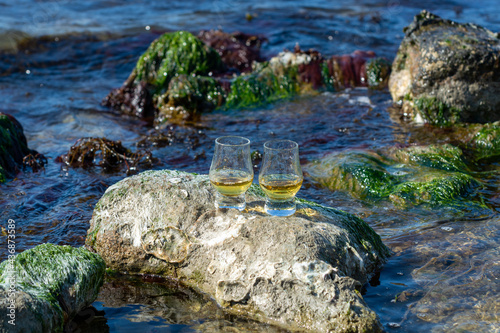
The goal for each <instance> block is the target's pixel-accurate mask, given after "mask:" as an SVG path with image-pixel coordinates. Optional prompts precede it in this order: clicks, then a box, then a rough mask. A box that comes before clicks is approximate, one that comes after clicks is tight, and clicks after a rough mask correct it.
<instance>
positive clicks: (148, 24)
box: [0, 0, 500, 332]
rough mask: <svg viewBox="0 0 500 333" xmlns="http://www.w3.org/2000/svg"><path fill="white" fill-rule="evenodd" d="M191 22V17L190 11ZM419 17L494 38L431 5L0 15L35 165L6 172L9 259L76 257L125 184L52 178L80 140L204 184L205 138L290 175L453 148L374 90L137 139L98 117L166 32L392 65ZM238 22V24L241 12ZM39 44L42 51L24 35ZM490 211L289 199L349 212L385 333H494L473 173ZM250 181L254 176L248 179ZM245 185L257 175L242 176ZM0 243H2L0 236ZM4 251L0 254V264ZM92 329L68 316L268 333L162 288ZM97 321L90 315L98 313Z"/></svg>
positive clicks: (61, 1) (271, 5)
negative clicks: (295, 147) (39, 161)
mask: <svg viewBox="0 0 500 333" xmlns="http://www.w3.org/2000/svg"><path fill="white" fill-rule="evenodd" d="M193 8H194V10H193ZM422 8H426V9H429V10H431V11H434V12H436V14H438V15H442V16H444V17H447V18H451V19H455V20H458V21H461V22H464V21H473V22H475V23H478V24H481V25H484V26H486V27H487V28H489V29H491V30H493V31H499V30H500V15H499V14H500V9H498V6H496V2H495V1H493V0H488V1H483V2H481V3H470V2H466V1H463V0H458V1H443V2H439V3H435V2H432V1H427V0H423V1H420V2H419V3H418V4H417V5H415V4H413V3H411V2H409V1H380V0H364V1H355V2H352V1H337V2H331V1H309V2H307V3H306V2H304V1H293V2H286V3H285V2H281V1H265V2H260V3H258V4H257V3H249V2H244V1H236V2H229V1H225V0H220V1H208V2H193V1H189V0H187V1H182V2H177V1H174V2H168V3H167V2H154V1H95V0H91V1H86V2H76V1H72V0H53V1H33V0H20V1H16V2H13V1H1V0H0V18H1V19H0V97H1V99H2V105H1V106H0V110H2V111H5V112H8V113H11V114H13V115H14V116H15V117H17V118H18V120H19V121H20V122H21V123H22V124H23V126H24V128H25V133H26V136H27V138H28V141H29V143H30V147H31V148H34V149H37V150H38V151H40V152H41V153H43V154H44V155H45V156H46V157H47V158H48V159H49V164H48V165H47V166H46V168H45V170H44V171H41V172H39V173H36V174H34V173H21V174H19V175H18V179H16V180H13V181H11V182H9V183H7V184H4V185H2V186H0V211H1V212H2V220H3V221H6V220H7V219H9V218H12V219H14V220H16V233H17V235H18V237H19V238H18V243H17V247H16V250H17V251H23V250H25V249H28V248H31V247H33V246H35V245H37V244H40V243H44V242H52V243H56V244H71V245H74V246H79V245H82V244H83V243H84V239H85V236H86V230H87V229H88V221H89V220H90V217H91V214H92V210H93V207H94V205H95V203H96V202H97V200H98V199H99V198H100V197H101V195H102V194H103V193H104V191H105V190H106V188H107V187H108V186H110V185H111V184H113V183H115V182H117V181H119V180H120V179H122V178H123V177H125V174H124V173H120V172H118V173H113V174H106V173H103V172H102V170H100V169H98V168H95V169H92V168H90V169H65V168H62V167H61V165H59V164H57V163H56V162H55V159H56V157H57V156H59V155H62V154H65V153H67V152H68V150H69V148H70V147H71V145H73V144H74V143H75V142H76V140H78V139H80V138H82V137H88V136H93V137H106V138H108V139H110V140H120V141H121V142H122V143H123V145H124V146H126V147H129V148H132V150H134V149H136V147H137V146H140V147H147V148H148V149H150V150H151V151H152V153H153V155H154V156H155V157H157V158H159V160H160V164H159V165H158V166H157V167H156V168H173V169H181V170H184V171H192V172H200V173H207V172H208V166H209V164H210V160H211V157H212V153H213V140H214V139H215V138H216V137H218V136H221V135H231V134H236V135H241V133H245V136H246V137H249V138H250V139H251V140H252V150H259V151H260V152H262V150H263V149H262V145H263V143H264V142H265V141H267V140H269V139H271V138H286V139H291V140H294V141H296V142H298V143H299V146H300V154H301V162H302V163H307V162H309V161H312V160H315V159H318V158H320V157H322V156H324V155H326V154H328V153H332V152H341V151H344V150H348V149H349V150H350V149H358V150H363V149H366V150H377V149H380V148H384V147H389V146H395V145H407V144H410V143H425V144H429V143H436V142H441V143H443V142H452V141H453V138H450V136H449V133H446V132H443V131H440V130H430V129H429V128H425V127H418V126H412V125H409V124H407V123H405V122H404V120H402V119H400V116H399V115H398V114H397V111H396V110H394V109H392V108H391V105H392V103H391V98H390V95H389V94H388V93H387V92H384V91H382V92H376V91H375V92H373V91H368V90H367V89H354V90H347V91H343V92H338V93H324V94H321V95H317V96H309V97H303V98H300V99H297V100H293V101H288V102H284V103H278V104H276V105H271V106H269V107H267V108H263V109H257V110H238V111H231V112H222V111H217V112H213V113H210V114H207V115H203V116H202V118H201V120H200V122H199V123H198V124H196V126H194V127H168V128H158V129H152V128H150V127H147V124H143V123H141V122H139V121H137V120H136V119H131V118H126V117H121V116H118V115H115V114H113V113H111V112H109V110H106V109H104V108H103V107H101V106H100V102H101V100H102V98H103V97H104V96H105V95H106V94H107V93H108V92H109V91H110V90H111V89H112V88H116V87H119V86H120V85H121V84H122V83H123V81H124V80H125V79H126V78H127V76H128V74H129V73H130V71H131V70H132V68H133V66H134V64H135V62H136V60H137V58H138V57H139V55H140V54H141V53H142V52H143V51H144V50H145V49H146V48H147V46H148V45H149V43H150V42H151V41H152V40H153V39H154V38H156V37H157V36H158V35H159V34H160V33H161V32H163V31H166V30H179V29H186V30H191V31H194V32H197V31H199V30H201V29H212V28H218V27H222V28H224V29H225V30H226V31H234V30H240V31H243V32H247V33H256V34H264V35H265V36H267V37H268V38H269V43H268V44H266V45H264V48H263V53H264V55H265V56H269V55H272V54H276V53H277V52H279V51H281V50H282V49H283V48H288V49H293V47H294V46H295V43H296V42H299V43H300V45H301V47H302V48H303V49H308V48H310V47H313V48H316V49H318V50H320V51H321V52H323V53H324V54H326V55H333V54H342V53H351V52H352V51H354V50H356V49H363V50H374V51H375V52H376V53H378V54H379V55H382V56H386V57H388V58H389V59H392V58H393V56H394V54H395V52H396V50H397V48H398V46H399V43H400V41H401V38H402V35H403V34H402V28H403V27H404V26H405V25H407V24H408V23H409V22H410V21H411V20H412V18H413V15H415V14H416V13H417V12H418V11H419V10H420V9H422ZM247 13H249V14H251V17H253V19H252V20H246V19H245V17H246V14H247ZM45 34H48V35H51V36H49V37H43V38H28V39H24V41H23V42H22V43H17V41H19V40H22V39H23V38H25V37H27V36H33V37H37V36H41V35H45ZM480 167H481V169H483V170H489V171H491V172H490V173H488V174H486V173H484V174H478V177H479V178H480V179H481V180H482V182H483V184H484V185H485V187H484V189H483V190H482V191H483V194H484V196H485V197H486V198H488V204H489V205H490V206H491V208H492V210H491V212H489V213H487V214H486V215H485V214H484V212H483V211H481V212H479V211H475V210H471V211H460V212H457V211H451V210H446V209H439V210H432V211H426V210H423V209H421V208H418V207H416V208H411V209H408V210H401V209H394V208H393V207H392V206H390V205H388V204H387V203H383V202H381V203H371V204H367V203H365V202H362V201H359V200H355V199H353V198H351V197H349V196H347V195H346V194H343V193H339V192H335V193H332V192H331V191H328V190H326V189H320V188H316V187H315V186H313V185H312V183H311V182H310V180H309V179H308V178H307V177H306V178H305V179H304V184H303V187H302V189H301V190H300V192H299V194H298V196H299V197H303V198H306V199H312V200H315V201H318V202H320V203H323V204H326V205H329V206H333V207H336V208H339V209H342V210H345V211H347V212H350V213H353V214H356V215H358V216H360V217H362V218H363V219H365V220H366V221H367V222H368V223H370V224H371V225H372V226H373V227H374V228H375V229H376V231H377V232H378V233H379V234H380V235H381V236H382V238H383V239H384V241H385V242H386V244H387V245H388V246H389V247H390V248H391V249H392V251H393V252H394V255H393V257H392V258H391V259H390V260H389V262H388V263H387V264H386V266H385V267H384V269H383V270H382V271H381V272H380V276H379V277H378V278H374V279H373V280H372V281H371V285H367V286H366V291H365V295H364V297H365V299H366V302H367V303H368V305H369V306H370V307H371V308H373V309H374V310H375V311H376V312H377V313H378V315H379V316H380V318H381V321H382V323H383V324H384V325H385V327H386V329H387V330H388V331H393V330H394V331H398V330H399V331H401V332H402V331H404V332H419V331H423V330H427V331H437V332H440V331H459V330H464V331H474V332H490V331H495V330H497V331H498V330H499V327H498V322H499V301H498V296H497V295H498V294H499V291H500V290H499V286H500V283H499V281H498V279H499V276H500V274H499V273H500V269H499V265H500V263H499V259H498V258H499V253H498V251H499V250H498V249H499V245H500V244H499V242H500V231H499V230H500V228H499V217H498V216H497V213H496V211H497V210H498V208H499V207H500V200H499V199H498V193H497V192H498V191H497V188H498V185H499V184H500V173H499V171H500V167H499V166H498V165H496V164H491V165H482V166H480ZM257 170H258V169H257ZM256 178H257V177H256ZM0 239H1V242H2V244H4V243H5V242H4V240H5V234H4V233H3V229H2V232H0ZM5 257H6V250H5V249H2V250H0V259H2V260H3V259H5ZM94 307H95V309H94V310H92V311H95V313H94V314H93V315H92V317H93V320H91V321H89V320H87V319H88V318H87V317H82V318H80V321H79V322H78V324H76V326H73V328H75V329H76V330H80V331H86V332H99V331H101V332H108V331H110V332H126V331H134V332H135V331H141V332H161V331H171V332H192V331H196V330H200V331H205V332H220V331H227V332H233V331H243V332H245V331H248V332H252V331H269V332H279V330H278V329H276V328H271V327H267V326H263V325H261V324H258V323H254V322H248V321H242V320H240V319H236V318H233V317H228V316H227V315H225V314H224V313H222V312H221V310H220V309H219V308H217V307H215V305H214V304H213V303H211V302H210V301H209V300H205V299H204V298H203V297H201V296H199V295H196V294H194V293H192V292H191V291H189V290H187V289H185V288H183V287H180V286H172V285H171V284H170V285H169V284H165V283H161V284H157V283H151V282H145V281H138V280H135V281H129V280H128V279H124V278H120V279H111V280H109V281H108V282H107V283H106V284H105V286H104V288H103V289H102V291H101V293H100V296H99V299H98V300H97V301H96V302H95V303H94ZM102 311H104V313H102Z"/></svg>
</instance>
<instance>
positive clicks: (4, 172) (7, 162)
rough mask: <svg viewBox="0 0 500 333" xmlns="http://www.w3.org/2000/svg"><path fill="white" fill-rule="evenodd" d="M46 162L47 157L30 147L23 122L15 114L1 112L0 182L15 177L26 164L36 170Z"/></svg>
mask: <svg viewBox="0 0 500 333" xmlns="http://www.w3.org/2000/svg"><path fill="white" fill-rule="evenodd" d="M30 162H32V163H33V164H31V163H30ZM44 163H46V160H45V157H43V156H42V155H40V154H38V153H37V152H36V151H34V150H32V149H29V148H28V143H27V141H26V137H25V136H24V132H23V127H22V126H21V124H20V123H19V122H18V121H17V120H16V119H15V118H14V117H13V116H11V115H8V114H6V113H2V112H0V183H3V182H5V180H6V179H7V178H9V177H14V176H15V175H16V174H17V173H18V172H19V170H20V169H21V168H23V167H24V165H25V164H26V165H28V166H32V167H33V169H34V170H35V169H36V168H37V167H41V166H43V164H44Z"/></svg>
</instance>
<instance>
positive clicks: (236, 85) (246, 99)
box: [225, 64, 299, 109]
mask: <svg viewBox="0 0 500 333" xmlns="http://www.w3.org/2000/svg"><path fill="white" fill-rule="evenodd" d="M298 93H299V84H298V81H297V67H296V66H293V67H290V68H285V69H284V70H283V71H282V73H275V72H274V71H273V70H272V69H271V68H270V67H269V66H268V65H267V64H265V65H263V67H262V68H261V69H260V70H258V71H256V72H254V73H251V74H247V75H241V76H238V77H237V78H236V79H234V80H233V82H232V83H231V92H230V93H229V94H228V96H227V100H226V105H225V108H226V109H239V108H253V107H258V106H262V105H266V104H270V103H274V102H276V101H279V100H286V99H290V98H292V97H294V96H296V95H297V94H298Z"/></svg>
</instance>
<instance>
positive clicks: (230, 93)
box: [103, 31, 390, 123]
mask: <svg viewBox="0 0 500 333" xmlns="http://www.w3.org/2000/svg"><path fill="white" fill-rule="evenodd" d="M198 37H199V38H197V37H195V36H193V35H192V34H190V33H189V32H186V31H179V32H172V33H166V34H164V35H162V36H161V37H159V38H158V39H157V40H155V41H154V42H153V43H151V45H150V46H149V48H148V49H147V50H146V52H145V53H144V54H143V55H142V56H141V57H140V59H139V61H138V62H137V65H136V67H135V68H134V70H133V72H132V73H131V74H130V76H129V78H128V79H127V81H125V83H124V84H123V86H122V87H121V88H119V89H115V90H113V91H112V92H111V93H110V94H109V95H108V96H107V97H106V98H105V99H104V101H103V104H104V105H106V106H108V107H111V108H113V109H116V110H119V111H120V112H122V113H125V114H128V115H133V116H137V117H141V118H143V119H146V120H150V121H155V122H156V123H161V122H164V121H168V122H171V123H184V122H190V121H193V120H196V118H197V116H198V115H199V114H200V113H202V112H206V111H210V110H213V109H215V108H220V107H223V108H225V109H229V108H252V107H258V106H262V105H265V104H269V103H273V102H276V101H279V100H284V99H287V98H290V97H294V96H297V95H299V94H309V93H317V92H320V91H322V90H335V89H344V88H348V87H356V86H368V87H370V88H374V89H379V88H383V87H385V86H386V85H387V78H388V77H389V73H390V66H389V63H388V62H387V60H385V59H383V58H376V57H375V54H374V53H373V52H362V51H356V52H354V53H353V54H352V55H344V56H339V57H337V56H334V57H332V58H330V59H325V58H323V56H322V55H321V54H320V53H319V52H318V51H315V50H309V51H302V50H300V47H298V46H297V47H296V48H295V50H294V51H293V52H290V51H285V52H282V53H280V54H279V55H277V56H276V57H273V58H271V59H270V60H269V61H265V60H264V59H263V58H262V57H261V56H260V47H261V44H262V43H263V42H264V41H265V39H264V38H263V37H260V36H252V35H246V34H243V33H233V34H228V33H225V32H222V31H202V32H200V34H199V35H198ZM238 74H241V75H238Z"/></svg>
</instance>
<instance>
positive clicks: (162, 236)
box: [86, 170, 389, 332]
mask: <svg viewBox="0 0 500 333" xmlns="http://www.w3.org/2000/svg"><path fill="white" fill-rule="evenodd" d="M263 200H264V198H263V194H262V193H261V191H260V189H259V188H258V187H256V186H255V185H253V186H252V188H251V189H250V190H249V193H247V205H248V208H247V210H246V211H244V212H238V211H236V210H227V211H221V210H219V211H217V210H216V209H215V208H214V190H213V189H212V187H211V185H210V182H209V180H208V177H207V176H205V175H194V174H189V173H184V172H178V171H168V170H164V171H147V172H144V173H141V174H139V175H136V176H133V177H129V178H126V179H124V180H122V181H120V182H118V183H116V184H115V185H113V186H111V187H110V188H108V190H107V191H106V193H105V194H104V195H103V197H102V198H101V199H100V201H99V202H98V203H97V205H96V207H95V210H94V213H93V216H92V220H91V222H90V223H91V226H90V229H89V231H88V236H87V241H86V242H87V245H88V246H91V247H92V248H94V249H95V250H96V251H97V252H98V253H99V254H100V255H101V256H102V257H103V259H104V260H105V262H106V265H107V266H108V267H109V268H111V269H113V270H117V271H120V272H129V273H143V274H156V275H162V276H165V277H171V278H175V279H178V280H180V281H181V282H183V283H185V284H186V285H188V286H190V287H193V288H195V289H197V290H199V291H201V292H203V293H206V294H208V295H210V296H211V297H212V298H213V299H214V300H215V301H216V302H217V303H218V304H219V305H220V306H221V307H222V308H223V309H224V310H225V311H227V312H228V313H232V314H235V315H240V316H246V317H250V318H252V319H255V320H258V321H261V322H265V323H269V324H272V325H276V326H279V327H283V328H286V329H290V330H302V331H310V332H380V331H382V326H381V324H380V322H379V320H378V318H377V315H376V314H375V313H374V312H373V311H371V310H370V309H369V308H368V307H367V306H366V305H365V303H364V301H363V299H362V297H361V294H360V292H359V290H360V288H361V286H362V284H363V283H365V282H367V280H368V279H369V277H370V276H371V275H372V274H374V273H375V271H376V269H377V268H379V267H380V265H381V264H382V263H383V262H384V261H385V259H386V258H387V257H388V255H389V251H388V249H387V248H386V247H385V245H384V244H383V243H382V241H381V240H380V237H379V236H378V235H377V234H376V233H375V232H374V231H373V230H372V229H371V228H370V227H369V226H368V225H367V224H366V223H365V222H364V221H362V220H361V219H359V218H356V217H355V216H353V215H350V214H347V213H344V212H342V211H338V210H335V209H333V208H328V207H324V206H321V205H317V204H314V203H311V202H306V201H301V200H300V203H299V205H298V210H297V213H296V214H295V215H294V216H291V217H286V218H279V217H272V216H268V215H266V214H265V213H264V212H263V208H262V207H263Z"/></svg>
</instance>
